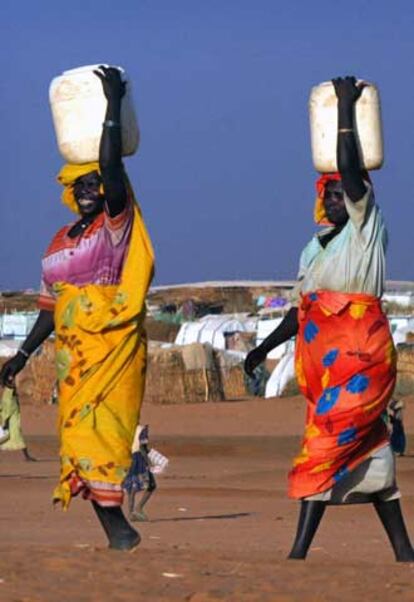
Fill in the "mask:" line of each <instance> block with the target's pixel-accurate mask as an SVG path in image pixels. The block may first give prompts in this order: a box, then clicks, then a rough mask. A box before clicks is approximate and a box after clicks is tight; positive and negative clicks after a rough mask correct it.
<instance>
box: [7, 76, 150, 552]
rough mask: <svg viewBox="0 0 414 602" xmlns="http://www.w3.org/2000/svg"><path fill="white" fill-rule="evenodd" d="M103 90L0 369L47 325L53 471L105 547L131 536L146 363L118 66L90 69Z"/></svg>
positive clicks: (130, 543)
mask: <svg viewBox="0 0 414 602" xmlns="http://www.w3.org/2000/svg"><path fill="white" fill-rule="evenodd" d="M95 74H96V76H97V77H99V78H100V80H101V82H102V86H103V91H104V94H105V96H106V98H107V110H106V116H105V121H104V123H103V129H102V136H101V141H100V149H99V162H97V163H90V164H84V165H66V166H64V167H63V169H62V170H61V172H60V173H59V176H58V181H59V182H60V183H61V184H62V185H63V186H64V191H63V196H62V198H63V201H64V203H65V204H66V205H67V206H68V207H69V208H70V209H72V210H73V211H74V212H75V213H76V214H78V219H77V220H76V221H75V222H72V223H70V224H69V225H67V226H64V227H63V228H62V229H60V230H59V231H58V232H57V234H56V235H55V236H54V238H53V240H52V242H51V244H50V245H49V247H48V249H47V251H46V254H45V256H44V258H43V262H42V270H43V273H42V286H41V294H40V299H39V307H40V314H39V317H38V319H37V322H36V323H35V325H34V327H33V329H32V331H31V333H30V334H29V335H28V337H27V339H26V340H25V341H24V343H23V345H22V346H21V349H20V351H19V352H18V353H17V355H16V356H15V357H13V358H11V359H10V360H9V361H8V362H6V364H5V365H4V366H3V369H2V371H1V373H0V378H1V380H2V382H3V383H4V384H5V385H6V386H7V385H10V383H12V382H13V379H14V377H15V376H16V374H18V372H20V370H22V369H23V368H24V366H25V364H26V361H27V359H28V358H29V357H30V355H31V354H32V353H33V352H34V351H35V349H36V348H37V347H38V346H39V345H41V343H42V342H43V341H44V340H45V339H46V338H47V337H48V336H49V335H50V334H51V333H52V331H53V330H54V331H55V338H56V369H57V377H58V396H59V434H60V463H61V472H60V481H59V484H58V486H57V487H56V489H55V491H54V495H53V499H54V501H55V502H61V503H62V505H63V507H64V508H67V507H68V506H69V503H70V500H71V498H72V497H73V496H76V495H78V494H82V496H83V497H84V498H85V499H87V500H90V501H91V502H92V506H93V508H94V510H95V512H96V514H97V517H98V519H99V521H100V523H101V525H102V527H103V529H104V531H105V533H106V535H107V537H108V541H109V547H110V548H113V549H117V550H129V549H131V548H133V547H135V546H136V545H138V543H139V541H140V536H139V534H138V532H137V531H136V530H135V529H133V528H132V526H131V525H130V524H129V523H128V521H127V520H126V518H125V516H124V514H123V512H122V508H121V505H122V501H123V490H122V481H123V479H124V478H125V476H126V474H127V472H128V469H129V466H130V462H131V444H132V440H133V437H134V433H135V429H136V426H137V424H138V422H139V415H140V406H141V401H142V396H143V390H144V382H145V370H146V349H147V345H146V335H145V330H144V326H143V323H144V318H145V297H146V293H147V290H148V287H149V284H150V282H151V278H152V274H153V259H154V257H153V250H152V246H151V242H150V239H149V236H148V234H147V231H146V228H145V225H144V222H143V219H142V216H141V212H140V210H139V208H138V206H137V204H136V202H135V199H134V195H133V192H132V189H131V186H130V184H129V181H128V178H127V175H126V173H125V171H124V167H123V164H122V138H121V102H122V97H123V95H124V92H125V84H124V83H123V82H122V79H121V74H120V72H119V70H118V69H115V68H106V67H100V68H99V70H97V71H95Z"/></svg>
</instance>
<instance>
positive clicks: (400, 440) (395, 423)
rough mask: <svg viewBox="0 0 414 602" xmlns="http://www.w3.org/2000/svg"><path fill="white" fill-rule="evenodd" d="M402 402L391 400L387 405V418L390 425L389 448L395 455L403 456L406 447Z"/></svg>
mask: <svg viewBox="0 0 414 602" xmlns="http://www.w3.org/2000/svg"><path fill="white" fill-rule="evenodd" d="M403 411H404V402H403V401H401V400H399V399H392V400H391V401H390V403H389V404H388V418H389V421H390V425H391V436H390V441H391V447H392V450H393V452H394V453H395V454H398V455H399V456H403V455H404V454H405V448H406V446H407V439H406V436H405V430H404V423H403Z"/></svg>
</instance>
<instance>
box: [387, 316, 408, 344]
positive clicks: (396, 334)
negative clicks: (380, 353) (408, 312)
mask: <svg viewBox="0 0 414 602" xmlns="http://www.w3.org/2000/svg"><path fill="white" fill-rule="evenodd" d="M389 322H390V328H391V334H392V338H393V340H394V345H398V344H399V343H405V341H406V340H407V334H408V333H409V332H411V333H414V318H410V317H409V316H401V317H398V316H395V317H390V318H389Z"/></svg>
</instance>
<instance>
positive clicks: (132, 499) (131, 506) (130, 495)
mask: <svg viewBox="0 0 414 602" xmlns="http://www.w3.org/2000/svg"><path fill="white" fill-rule="evenodd" d="M136 493H137V492H136V491H135V489H131V491H129V492H128V512H129V517H130V518H131V516H132V513H133V512H134V507H135V495H136Z"/></svg>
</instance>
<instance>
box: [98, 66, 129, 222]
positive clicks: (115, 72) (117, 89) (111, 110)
mask: <svg viewBox="0 0 414 602" xmlns="http://www.w3.org/2000/svg"><path fill="white" fill-rule="evenodd" d="M94 73H95V75H97V76H98V77H99V79H100V80H101V82H102V87H103V91H104V94H105V97H106V99H107V101H108V105H107V108H106V115H105V121H104V123H103V127H102V136H101V142H100V147H99V169H100V172H101V176H102V181H103V187H104V193H105V200H106V203H107V207H108V211H109V215H110V216H111V217H115V216H116V215H118V214H119V213H121V212H122V211H123V210H124V209H125V205H126V202H127V190H126V186H125V180H124V168H123V165H122V133H121V103H122V97H123V96H124V94H125V82H123V81H122V79H121V73H120V71H119V69H116V68H115V67H103V66H101V67H99V71H95V72H94Z"/></svg>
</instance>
